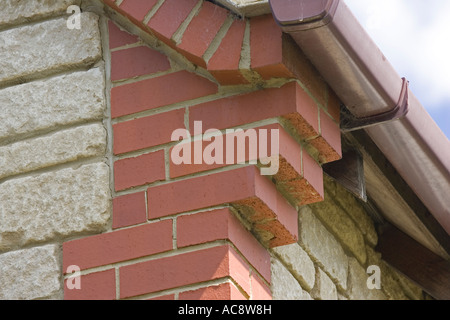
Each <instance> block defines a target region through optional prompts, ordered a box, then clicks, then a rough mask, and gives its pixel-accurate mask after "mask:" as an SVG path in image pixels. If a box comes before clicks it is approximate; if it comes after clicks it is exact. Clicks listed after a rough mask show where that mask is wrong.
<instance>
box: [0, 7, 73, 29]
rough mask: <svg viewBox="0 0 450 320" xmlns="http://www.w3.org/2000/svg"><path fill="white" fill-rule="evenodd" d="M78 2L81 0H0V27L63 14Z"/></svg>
mask: <svg viewBox="0 0 450 320" xmlns="http://www.w3.org/2000/svg"><path fill="white" fill-rule="evenodd" d="M80 2H81V0H27V1H17V0H2V1H0V29H3V28H6V27H10V26H12V25H17V24H21V23H26V22H30V21H36V20H38V19H45V18H47V17H50V16H55V15H61V14H65V13H66V12H67V8H68V7H69V6H70V5H72V4H75V5H79V4H80Z"/></svg>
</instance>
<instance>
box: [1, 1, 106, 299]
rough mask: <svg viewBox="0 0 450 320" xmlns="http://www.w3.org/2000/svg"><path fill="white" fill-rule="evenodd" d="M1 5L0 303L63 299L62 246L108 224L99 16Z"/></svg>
mask: <svg viewBox="0 0 450 320" xmlns="http://www.w3.org/2000/svg"><path fill="white" fill-rule="evenodd" d="M72 4H77V5H79V4H80V1H76V0H63V1H62V0H54V1H51V0H46V1H37V0H30V1H14V0H3V1H1V2H0V48H1V59H0V299H60V298H62V297H63V278H62V274H63V272H62V257H61V256H62V254H61V250H62V249H61V245H62V243H63V242H64V241H65V240H67V239H70V238H71V237H74V236H76V235H80V234H91V233H98V232H101V231H103V230H105V229H107V228H108V226H109V224H110V211H111V210H110V202H111V200H110V199H111V195H110V182H109V181H110V174H109V165H108V160H107V157H106V154H107V149H108V147H107V137H108V133H107V132H108V121H107V120H106V118H107V116H106V115H107V107H106V105H107V104H106V98H105V72H104V63H103V60H102V43H101V36H100V34H101V32H100V29H101V28H100V24H99V21H100V19H99V17H98V16H97V15H95V14H92V13H82V14H81V26H82V28H81V29H80V30H77V29H72V30H71V29H69V28H68V27H67V18H68V14H67V13H66V10H67V8H68V7H69V6H70V5H72Z"/></svg>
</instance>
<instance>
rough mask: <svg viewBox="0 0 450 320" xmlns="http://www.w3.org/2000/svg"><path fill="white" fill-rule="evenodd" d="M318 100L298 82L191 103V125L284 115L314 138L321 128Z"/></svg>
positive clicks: (225, 124)
mask: <svg viewBox="0 0 450 320" xmlns="http://www.w3.org/2000/svg"><path fill="white" fill-rule="evenodd" d="M318 112H319V111H318V108H317V105H316V103H315V102H314V100H313V99H312V98H311V97H310V96H309V95H308V94H307V93H306V92H305V91H303V89H302V88H301V87H300V86H299V85H298V84H297V83H295V82H291V83H288V84H286V85H284V86H283V87H281V88H273V89H265V90H260V91H256V92H252V93H248V94H243V95H238V96H232V97H228V98H223V99H219V100H215V101H211V102H206V103H203V104H199V105H197V106H194V107H191V108H190V111H189V117H190V127H191V128H192V127H193V123H194V121H202V122H203V128H204V129H208V128H216V129H226V128H231V127H236V126H239V125H244V124H248V123H252V122H256V121H260V120H264V119H270V118H275V117H280V116H283V117H285V118H286V119H288V120H290V121H291V122H292V124H293V126H294V127H295V128H296V129H297V131H298V133H299V134H300V135H301V136H302V137H304V138H305V139H306V138H312V137H315V136H317V135H318V132H319V124H318V121H319V114H318Z"/></svg>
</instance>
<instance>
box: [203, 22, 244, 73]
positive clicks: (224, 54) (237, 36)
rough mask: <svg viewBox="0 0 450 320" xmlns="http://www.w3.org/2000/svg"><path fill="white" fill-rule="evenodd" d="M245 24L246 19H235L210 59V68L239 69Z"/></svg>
mask: <svg viewBox="0 0 450 320" xmlns="http://www.w3.org/2000/svg"><path fill="white" fill-rule="evenodd" d="M245 25H246V23H245V21H244V20H235V21H233V23H232V24H231V27H230V29H228V32H227V34H226V35H225V37H224V38H223V39H222V41H221V43H220V45H219V47H218V48H217V50H216V52H215V53H214V54H213V56H212V57H211V59H210V60H209V61H208V70H210V71H211V70H236V69H239V62H240V60H241V52H242V44H243V42H244V32H245Z"/></svg>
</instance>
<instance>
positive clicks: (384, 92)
mask: <svg viewBox="0 0 450 320" xmlns="http://www.w3.org/2000/svg"><path fill="white" fill-rule="evenodd" d="M269 2H270V5H271V9H272V13H273V16H274V18H275V20H276V21H277V23H278V24H279V25H280V26H281V28H282V30H283V31H284V32H286V33H288V34H290V35H291V36H292V38H293V39H294V40H295V41H296V43H297V44H298V45H299V47H300V48H301V49H302V51H303V52H304V53H305V55H306V56H307V57H308V58H309V59H310V60H311V62H312V63H313V64H314V65H315V67H316V68H317V69H318V71H319V72H320V73H321V75H322V76H323V77H324V79H325V80H326V81H327V82H328V84H329V85H330V86H331V87H332V89H333V90H334V91H335V92H336V94H337V95H338V96H339V98H340V99H341V101H342V102H343V103H344V104H345V106H346V109H347V110H348V111H349V115H348V117H346V116H345V114H344V117H343V121H342V123H341V127H342V131H343V132H346V131H351V130H356V129H364V130H365V131H366V132H367V133H368V135H369V136H370V137H371V139H372V140H373V141H374V142H375V143H376V145H377V146H378V147H379V149H380V150H381V151H382V152H383V153H384V155H385V156H386V158H387V159H388V160H389V161H390V162H391V163H392V165H393V166H394V167H395V168H396V170H397V171H398V172H399V174H400V175H401V176H402V178H403V179H404V180H405V181H406V183H407V184H408V185H409V186H410V187H411V189H412V190H413V191H414V192H415V193H416V195H417V196H418V197H419V198H420V200H421V201H422V202H423V203H424V204H425V206H427V208H428V210H429V211H430V212H431V213H432V214H433V216H434V217H435V218H436V220H437V221H438V222H439V223H440V224H441V226H442V227H443V229H444V230H445V231H446V232H447V234H449V235H450V196H449V191H450V160H449V159H450V142H449V140H448V139H447V138H446V136H445V135H444V134H443V133H442V131H441V130H440V129H439V127H438V126H437V125H436V123H435V122H434V121H433V120H432V118H431V117H430V116H429V114H428V113H427V112H426V110H425V109H424V108H423V106H422V105H421V104H420V102H419V101H418V100H417V98H416V97H415V96H414V95H413V94H412V92H411V91H410V90H409V88H408V86H407V81H406V80H405V79H402V78H401V77H400V76H399V75H398V74H397V72H396V71H395V70H394V68H393V67H392V66H391V64H390V63H389V62H388V61H387V59H386V58H385V57H384V55H383V54H382V52H381V51H380V50H379V48H378V47H377V46H376V44H375V43H374V42H373V41H372V39H371V38H370V36H369V35H368V34H367V33H366V32H365V30H364V29H363V27H362V26H361V25H360V23H359V22H358V21H357V19H356V18H355V17H354V15H353V14H352V12H351V11H350V9H349V8H348V7H347V5H346V4H345V3H344V1H342V0H269ZM394 120H397V121H394Z"/></svg>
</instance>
